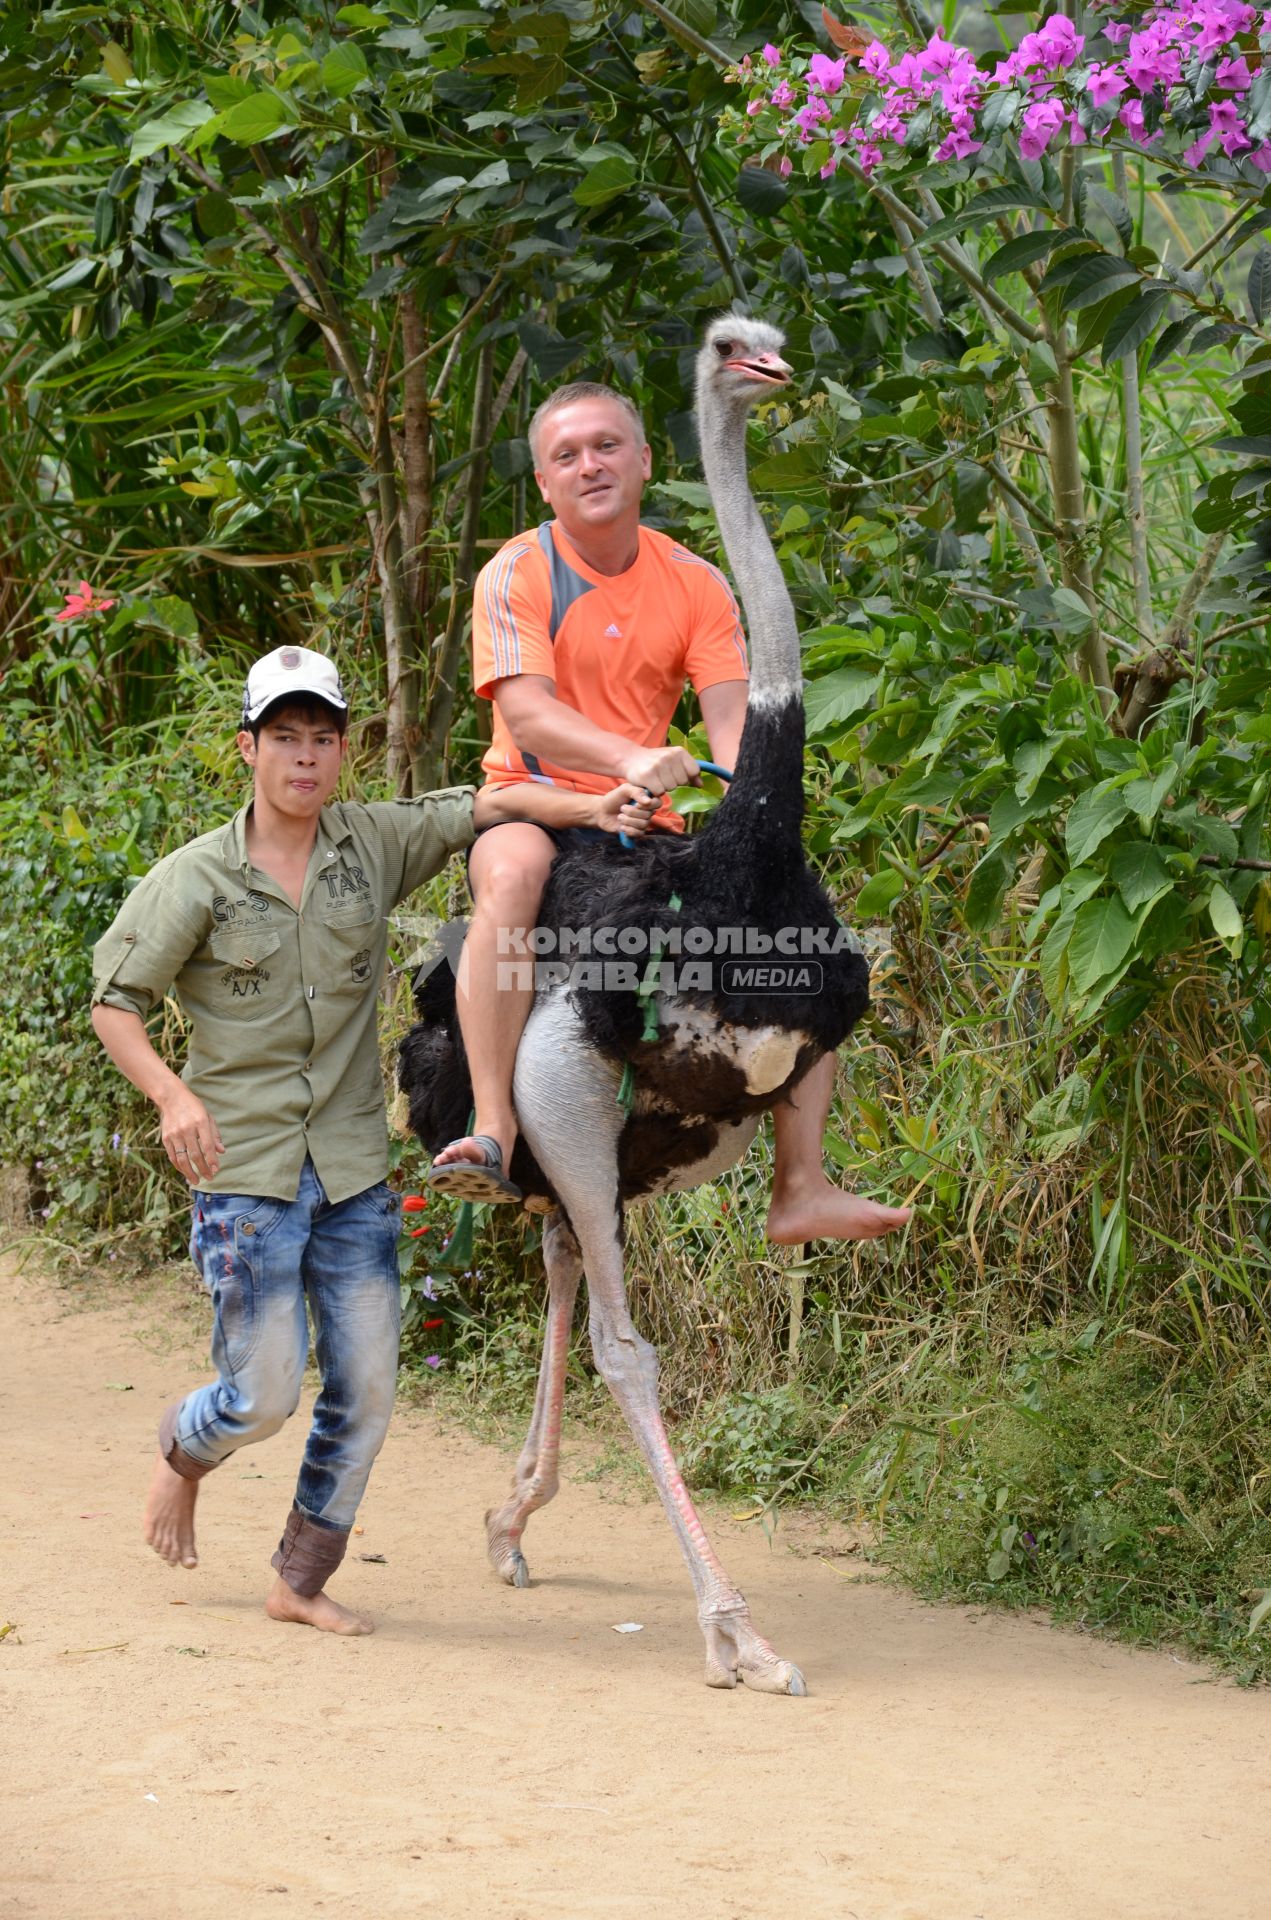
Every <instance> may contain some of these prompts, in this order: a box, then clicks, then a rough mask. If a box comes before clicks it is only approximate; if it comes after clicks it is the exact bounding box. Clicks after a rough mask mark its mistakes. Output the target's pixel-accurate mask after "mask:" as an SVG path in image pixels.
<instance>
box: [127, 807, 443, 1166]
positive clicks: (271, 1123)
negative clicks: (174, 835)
mask: <svg viewBox="0 0 1271 1920" xmlns="http://www.w3.org/2000/svg"><path fill="white" fill-rule="evenodd" d="M250 811H251V802H250V801H249V802H248V803H247V805H246V806H245V807H243V808H242V809H241V811H240V812H239V813H237V814H235V816H234V818H233V819H232V820H231V821H230V822H229V824H228V825H227V826H223V827H218V828H216V829H215V831H214V832H212V833H205V834H202V835H201V836H200V837H199V839H197V840H191V841H190V843H189V845H188V846H184V847H180V848H178V850H177V851H176V852H175V853H170V854H168V855H167V857H166V858H165V859H163V860H160V861H159V862H158V863H157V865H155V866H154V867H152V868H151V870H150V872H149V873H148V874H146V876H145V878H144V879H143V880H141V881H139V882H138V884H137V886H136V887H135V888H134V890H133V892H132V893H131V894H130V895H129V897H128V899H127V900H126V901H125V903H124V905H123V907H122V908H121V909H120V911H119V913H118V915H117V916H116V918H115V921H114V924H113V925H112V926H111V927H109V928H108V929H107V931H106V932H105V933H104V934H103V935H102V937H101V939H100V940H99V941H98V942H97V945H96V946H95V948H94V949H93V1002H94V1005H96V1004H97V1003H98V1002H100V1003H101V1004H102V1005H104V1006H108V1007H122V1008H124V1009H125V1010H126V1011H127V1012H129V1013H135V1014H138V1015H139V1016H140V1018H141V1019H143V1020H144V1019H145V1018H146V1016H147V1015H148V1014H149V1012H150V1011H151V1009H152V1008H153V1007H155V1006H156V1005H158V1004H159V1002H160V1001H161V1000H162V999H163V996H164V995H165V993H166V992H167V991H168V989H169V987H172V986H175V989H176V994H177V998H178V999H179V1001H180V1003H181V1006H182V1008H183V1009H184V1011H185V1013H186V1015H187V1016H188V1018H189V1020H190V1023H191V1032H190V1036H189V1048H188V1058H187V1060H186V1064H185V1068H184V1070H183V1072H182V1076H181V1077H182V1079H183V1080H184V1081H185V1082H186V1084H187V1086H188V1087H189V1088H190V1090H191V1092H192V1093H195V1094H197V1096H198V1098H199V1099H200V1100H201V1101H202V1102H203V1104H204V1106H205V1107H206V1108H207V1110H208V1112H209V1113H210V1114H211V1115H212V1118H213V1119H214V1120H215V1122H216V1124H217V1126H218V1127H219V1128H220V1131H221V1138H222V1140H223V1141H224V1143H225V1157H224V1159H223V1160H222V1162H221V1165H220V1168H219V1170H218V1172H217V1174H216V1177H215V1179H212V1180H206V1181H200V1182H199V1185H200V1186H201V1187H202V1188H203V1189H204V1190H205V1191H209V1192H216V1193H250V1194H256V1195H260V1196H261V1197H262V1198H265V1197H268V1198H271V1199H275V1200H294V1199H295V1197H296V1191H297V1188H298V1185H299V1181H300V1171H301V1168H302V1167H303V1165H304V1161H305V1155H306V1154H308V1155H309V1157H310V1158H311V1159H312V1161H313V1164H314V1168H315V1170H316V1172H317V1175H318V1178H319V1180H320V1181H321V1182H322V1185H323V1187H324V1189H325V1191H326V1195H327V1198H328V1200H330V1201H331V1202H333V1203H334V1202H337V1201H340V1200H347V1199H348V1198H349V1197H350V1196H351V1195H352V1194H355V1193H361V1192H362V1191H363V1190H364V1189H365V1188H366V1187H371V1186H374V1185H375V1183H376V1181H378V1180H382V1179H383V1178H384V1177H385V1175H386V1173H387V1172H388V1128H387V1125H386V1121H385V1113H384V1086H383V1079H382V1076H381V1073H380V1064H379V1048H378V1044H377V1037H376V1006H377V1001H378V995H379V987H380V982H381V980H382V979H383V976H384V963H385V956H386V953H387V948H388V915H389V913H390V912H391V910H392V909H393V908H394V907H395V906H396V905H397V903H398V901H399V900H402V899H404V898H405V896H406V895H407V894H408V893H412V892H413V891H414V889H415V888H416V887H418V886H421V885H422V884H423V882H424V881H425V880H429V879H431V878H432V876H433V874H435V873H437V872H439V871H440V869H441V868H442V867H443V866H444V865H445V863H446V861H447V860H448V859H449V858H450V855H451V854H452V853H459V852H461V851H462V850H463V849H464V848H465V847H467V846H470V845H471V843H472V788H471V787H450V788H447V789H445V790H444V791H442V792H440V793H430V794H425V795H424V797H423V798H422V799H419V800H399V801H388V802H384V803H380V804H371V805H365V806H361V805H355V804H353V803H352V802H335V803H333V804H332V805H330V806H327V807H324V808H323V809H322V812H321V814H320V815H319V819H318V836H317V840H316V843H315V845H314V849H313V853H312V855H311V857H310V860H309V866H308V871H307V872H306V874H305V883H304V892H303V893H302V895H301V899H300V908H299V911H297V909H296V908H295V907H294V906H293V905H292V903H291V901H290V900H289V899H288V898H287V896H286V894H285V893H284V892H283V890H282V888H281V887H280V886H279V885H278V883H277V882H276V881H274V880H271V879H270V877H269V875H268V874H267V873H261V872H260V871H259V869H258V868H256V867H253V866H252V864H251V861H250V860H249V859H248V856H247V817H248V814H249V813H250Z"/></svg>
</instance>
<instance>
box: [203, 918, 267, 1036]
mask: <svg viewBox="0 0 1271 1920" xmlns="http://www.w3.org/2000/svg"><path fill="white" fill-rule="evenodd" d="M278 946H279V939H278V935H277V934H276V933H272V932H270V931H269V930H268V929H267V928H265V927H216V928H214V929H213V931H212V932H211V933H210V934H209V935H208V947H209V948H210V950H211V955H212V993H211V999H212V1004H213V1007H214V1009H215V1011H216V1012H217V1013H218V1014H221V1015H223V1016H224V1017H225V1018H226V1019H230V1020H259V1019H261V1018H262V1017H263V1016H264V1015H265V1014H267V1013H274V1012H276V1011H277V1009H278V1008H279V1007H280V1006H281V1005H282V1000H283V993H282V980H281V977H280V970H279V966H278Z"/></svg>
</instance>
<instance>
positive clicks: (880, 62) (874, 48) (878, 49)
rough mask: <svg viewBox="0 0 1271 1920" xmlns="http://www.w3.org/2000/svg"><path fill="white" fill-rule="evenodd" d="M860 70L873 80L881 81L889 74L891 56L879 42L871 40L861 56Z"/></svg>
mask: <svg viewBox="0 0 1271 1920" xmlns="http://www.w3.org/2000/svg"><path fill="white" fill-rule="evenodd" d="M861 68H862V71H863V72H865V73H867V74H869V75H870V77H871V79H874V80H882V79H884V78H885V77H886V76H887V74H889V73H890V72H891V55H890V54H889V53H888V51H887V49H886V47H885V46H884V45H883V43H882V41H881V40H871V42H870V44H869V45H868V46H867V47H866V49H865V51H864V53H863V54H862V56H861Z"/></svg>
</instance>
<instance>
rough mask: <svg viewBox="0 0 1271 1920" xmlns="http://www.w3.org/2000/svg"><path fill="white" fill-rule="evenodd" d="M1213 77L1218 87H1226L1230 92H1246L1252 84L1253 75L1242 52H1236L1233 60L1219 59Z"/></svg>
mask: <svg viewBox="0 0 1271 1920" xmlns="http://www.w3.org/2000/svg"><path fill="white" fill-rule="evenodd" d="M1214 79H1215V81H1216V83H1217V84H1218V85H1219V86H1220V87H1227V88H1229V89H1230V91H1231V92H1232V93H1248V91H1249V89H1250V87H1251V86H1252V85H1253V75H1252V74H1251V73H1250V71H1249V66H1248V62H1247V61H1246V59H1245V57H1244V55H1243V53H1239V54H1237V55H1236V57H1235V59H1234V60H1220V61H1219V62H1218V71H1217V73H1216V74H1215V75H1214Z"/></svg>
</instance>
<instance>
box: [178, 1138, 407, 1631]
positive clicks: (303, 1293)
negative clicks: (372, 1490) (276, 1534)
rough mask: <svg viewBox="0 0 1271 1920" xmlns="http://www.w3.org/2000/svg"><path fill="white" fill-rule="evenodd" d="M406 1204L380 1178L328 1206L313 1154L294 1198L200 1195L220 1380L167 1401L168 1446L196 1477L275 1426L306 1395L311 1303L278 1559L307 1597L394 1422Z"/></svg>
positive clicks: (198, 1212)
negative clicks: (312, 1389)
mask: <svg viewBox="0 0 1271 1920" xmlns="http://www.w3.org/2000/svg"><path fill="white" fill-rule="evenodd" d="M400 1211H401V1203H400V1201H399V1199H398V1197H397V1195H396V1194H395V1193H392V1192H391V1191H390V1190H389V1188H388V1187H387V1186H386V1185H385V1184H383V1183H381V1184H380V1185H379V1186H375V1187H368V1188H367V1189H366V1191H365V1192H364V1193H359V1194H355V1195H354V1196H353V1198H352V1199H351V1200H342V1201H341V1202H340V1204H339V1205H338V1206H332V1205H331V1204H330V1203H329V1202H328V1200H327V1197H326V1195H325V1193H324V1192H323V1190H322V1185H321V1182H320V1181H319V1179H318V1176H317V1174H316V1173H315V1172H314V1170H313V1164H312V1162H311V1161H309V1160H306V1161H305V1164H304V1168H303V1170H302V1172H301V1175H300V1188H299V1191H298V1193H297V1195H296V1198H295V1199H294V1200H292V1201H286V1200H268V1199H266V1200H262V1199H260V1198H258V1197H257V1196H256V1195H254V1194H235V1193H200V1194H196V1196H195V1201H194V1226H193V1231H192V1234H191V1239H190V1252H191V1254H192V1256H193V1259H194V1263H195V1265H196V1266H197V1267H198V1269H199V1272H200V1273H201V1275H202V1277H203V1283H204V1285H205V1286H206V1287H207V1290H208V1292H209V1293H210V1294H211V1296H212V1306H213V1314H214V1319H213V1326H212V1359H213V1362H214V1363H215V1366H216V1369H217V1373H218V1375H219V1378H218V1379H216V1380H215V1381H213V1382H212V1383H211V1385H209V1386H206V1387H199V1388H197V1389H196V1390H195V1391H194V1392H193V1393H190V1394H187V1395H186V1397H185V1399H184V1400H182V1401H181V1402H180V1403H179V1405H177V1406H175V1407H170V1408H169V1409H168V1412H167V1413H166V1414H165V1415H164V1419H163V1424H162V1426H161V1428H160V1447H161V1449H162V1451H163V1454H164V1457H165V1458H166V1459H167V1461H168V1463H169V1465H170V1466H172V1467H173V1468H174V1469H175V1470H176V1471H177V1472H178V1473H180V1474H181V1475H182V1476H183V1477H184V1478H186V1479H190V1480H197V1479H201V1478H202V1476H203V1475H204V1474H205V1473H209V1472H211V1470H212V1468H213V1467H217V1466H219V1465H220V1464H221V1462H222V1461H223V1460H225V1459H227V1458H228V1457H229V1455H230V1454H231V1453H234V1452H235V1451H236V1450H237V1449H238V1448H239V1447H245V1446H250V1445H253V1444H255V1443H256V1442H257V1441H260V1440H265V1439H268V1437H269V1436H270V1434H273V1433H277V1431H278V1429H279V1428H280V1427H281V1426H282V1424H283V1422H284V1421H285V1420H287V1419H289V1418H290V1416H291V1415H292V1414H293V1413H294V1412H295V1410H296V1405H297V1402H298V1401H299V1399H300V1387H301V1381H302V1378H303V1375H304V1368H305V1361H306V1359H307V1358H308V1353H309V1328H308V1322H307V1319H306V1314H305V1302H306V1300H307V1301H308V1307H309V1313H310V1314H311V1315H312V1318H313V1328H314V1339H315V1345H316V1349H317V1358H318V1369H319V1372H320V1374H321V1376H322V1389H321V1392H320V1393H319V1395H318V1398H317V1401H316V1403H315V1405H314V1409H313V1425H312V1427H311V1428H310V1430H309V1439H308V1443H307V1445H306V1447H305V1453H304V1460H303V1462H302V1464H301V1468H300V1477H299V1480H298V1481H297V1484H296V1498H295V1505H294V1507H293V1508H292V1513H291V1517H290V1519H289V1521H288V1525H287V1532H286V1533H285V1534H284V1536H283V1540H282V1542H281V1543H280V1546H279V1550H278V1553H277V1554H276V1555H275V1556H274V1565H275V1566H276V1567H278V1569H279V1571H280V1572H281V1573H282V1575H283V1577H284V1579H286V1580H288V1581H289V1582H290V1584H291V1585H292V1586H294V1587H295V1588H296V1590H297V1591H298V1592H302V1593H304V1592H311V1593H316V1592H318V1591H319V1589H320V1587H321V1586H322V1585H323V1583H324V1580H325V1578H326V1577H328V1576H329V1575H330V1574H331V1573H332V1572H333V1571H334V1570H335V1567H336V1566H338V1565H339V1562H340V1560H341V1559H342V1557H343V1554H344V1548H345V1545H346V1544H347V1540H348V1534H349V1530H350V1528H351V1527H352V1525H353V1521H354V1519H355V1517H356V1514H357V1508H358V1502H359V1501H360V1500H361V1498H362V1494H363V1492H364V1491H365V1488H366V1483H367V1480H368V1479H369V1477H370V1472H371V1466H372V1463H373V1461H374V1459H375V1456H376V1454H377V1453H378V1452H379V1450H380V1447H381V1446H382V1445H383V1442H384V1435H385V1434H386V1432H387V1431H388V1422H389V1417H390V1415H391V1414H392V1411H393V1395H394V1391H395V1388H396V1385H397V1348H398V1334H399V1331H400V1326H401V1292H400V1287H399V1283H398V1272H397V1238H398V1233H399V1231H400V1227H401V1219H400ZM319 1576H321V1577H319ZM315 1580H316V1584H314V1582H315Z"/></svg>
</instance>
